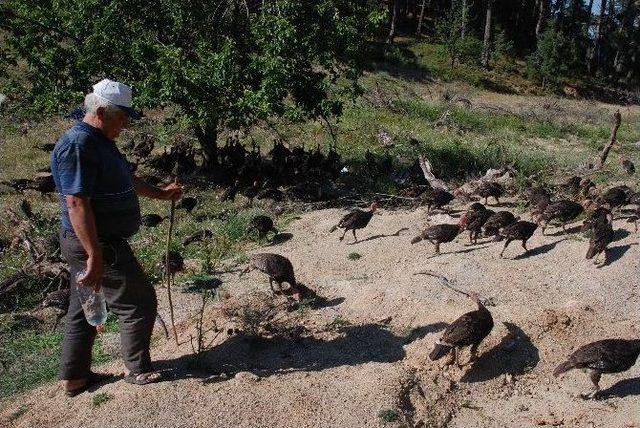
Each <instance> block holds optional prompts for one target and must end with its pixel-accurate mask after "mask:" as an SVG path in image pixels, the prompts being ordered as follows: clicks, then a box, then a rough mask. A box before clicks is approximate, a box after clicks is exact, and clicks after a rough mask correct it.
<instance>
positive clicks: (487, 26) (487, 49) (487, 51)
mask: <svg viewBox="0 0 640 428" xmlns="http://www.w3.org/2000/svg"><path fill="white" fill-rule="evenodd" d="M492 7H493V0H487V16H486V19H485V22H484V50H483V52H482V66H483V67H484V68H488V67H489V57H490V56H491V9H492Z"/></svg>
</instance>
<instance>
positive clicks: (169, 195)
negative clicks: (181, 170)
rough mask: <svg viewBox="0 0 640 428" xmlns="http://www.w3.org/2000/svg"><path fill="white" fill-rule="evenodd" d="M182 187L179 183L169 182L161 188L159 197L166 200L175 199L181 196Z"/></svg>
mask: <svg viewBox="0 0 640 428" xmlns="http://www.w3.org/2000/svg"><path fill="white" fill-rule="evenodd" d="M183 192H184V187H183V186H182V185H181V184H179V183H171V184H169V185H168V186H165V187H163V188H162V195H161V196H160V199H164V200H166V201H177V200H178V199H180V198H181V197H182V193H183Z"/></svg>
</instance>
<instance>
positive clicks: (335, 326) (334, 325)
mask: <svg viewBox="0 0 640 428" xmlns="http://www.w3.org/2000/svg"><path fill="white" fill-rule="evenodd" d="M350 325H351V321H349V320H348V319H346V318H342V317H341V316H340V315H337V316H336V317H335V318H334V319H333V321H331V322H330V323H328V324H327V326H326V329H327V330H329V331H336V330H340V329H342V328H344V327H348V326H350Z"/></svg>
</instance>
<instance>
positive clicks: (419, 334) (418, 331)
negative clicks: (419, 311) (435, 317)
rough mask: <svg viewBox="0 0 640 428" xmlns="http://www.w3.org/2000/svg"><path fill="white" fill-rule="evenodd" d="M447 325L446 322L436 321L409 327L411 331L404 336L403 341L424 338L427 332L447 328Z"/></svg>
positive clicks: (408, 341) (435, 331)
mask: <svg viewBox="0 0 640 428" xmlns="http://www.w3.org/2000/svg"><path fill="white" fill-rule="evenodd" d="M447 326H448V324H447V323H444V322H436V323H433V324H429V325H424V326H422V327H416V328H413V329H411V332H409V334H408V335H406V336H405V339H404V342H405V343H411V342H415V341H416V340H420V339H422V338H424V337H425V336H426V335H427V334H431V333H437V332H439V331H442V330H444V329H445V328H447Z"/></svg>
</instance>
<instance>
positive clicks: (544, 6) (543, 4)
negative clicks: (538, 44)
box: [536, 0, 549, 39]
mask: <svg viewBox="0 0 640 428" xmlns="http://www.w3.org/2000/svg"><path fill="white" fill-rule="evenodd" d="M548 6H549V0H540V8H539V9H538V22H536V37H537V38H538V39H540V36H542V32H543V31H544V23H545V21H546V19H547V10H548Z"/></svg>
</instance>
